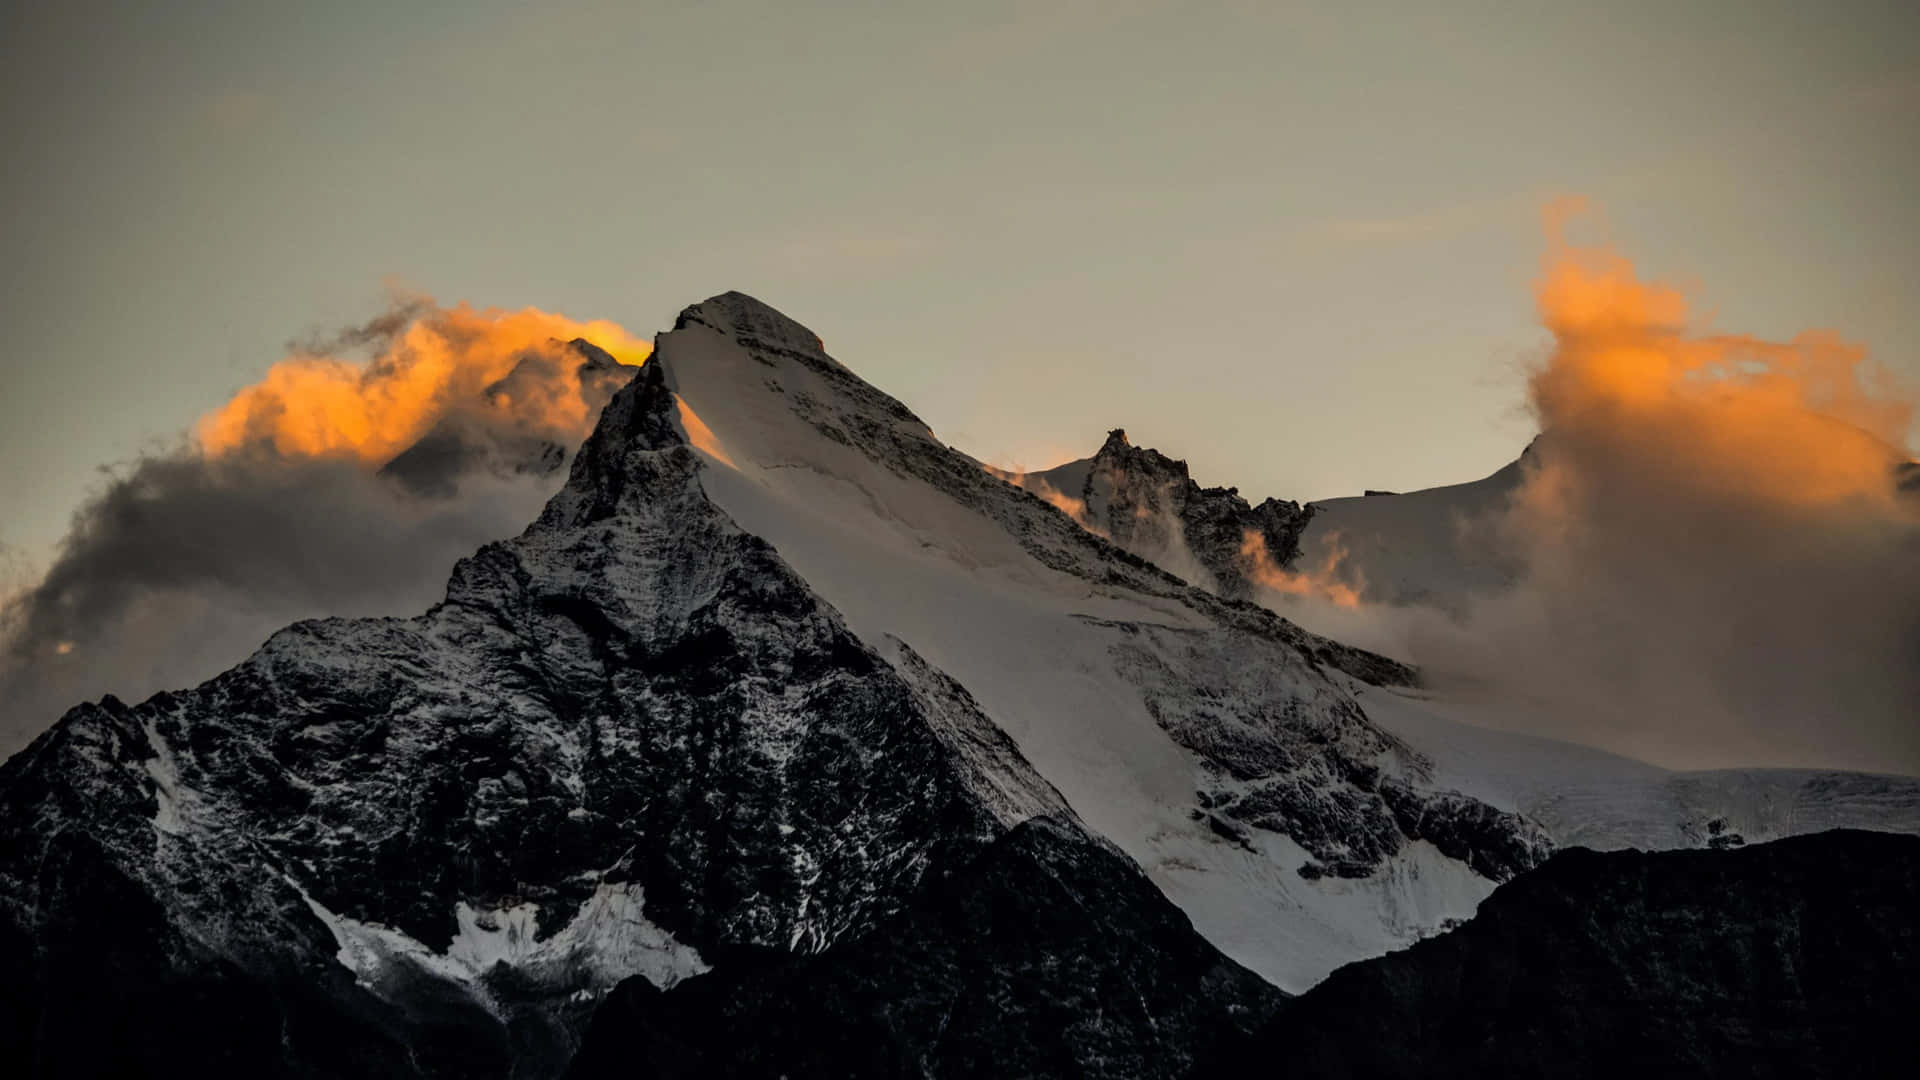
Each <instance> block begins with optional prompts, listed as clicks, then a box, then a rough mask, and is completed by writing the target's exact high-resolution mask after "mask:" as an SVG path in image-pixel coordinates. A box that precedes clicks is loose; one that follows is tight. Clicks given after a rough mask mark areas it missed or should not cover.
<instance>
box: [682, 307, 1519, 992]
mask: <svg viewBox="0 0 1920 1080" xmlns="http://www.w3.org/2000/svg"><path fill="white" fill-rule="evenodd" d="M654 356H655V359H654V363H657V364H659V365H661V366H662V367H663V368H664V369H665V372H666V378H667V379H668V380H669V384H670V385H671V386H672V387H673V388H674V389H675V391H676V392H677V393H678V395H679V398H680V401H681V404H682V417H683V420H684V422H686V423H687V426H688V430H689V431H690V432H698V433H700V434H696V436H695V437H694V442H695V444H696V445H700V446H703V449H704V450H705V451H706V452H707V454H708V459H709V464H710V465H711V466H712V467H710V468H708V469H706V470H705V471H703V472H702V474H701V483H702V484H703V485H704V487H705V490H706V491H707V493H708V495H709V496H710V497H712V498H713V499H714V500H715V502H716V503H718V504H719V505H720V506H722V507H723V508H724V509H725V510H726V512H727V514H728V516H729V517H730V518H732V519H733V520H734V521H737V522H739V523H740V525H741V527H742V528H744V529H746V530H747V531H749V532H751V533H753V534H755V535H757V536H760V537H762V538H764V539H766V540H767V541H768V542H769V543H771V544H772V545H773V547H774V549H775V550H776V551H778V552H779V553H780V555H781V558H782V559H784V560H785V561H786V562H787V563H789V564H790V565H792V566H793V567H794V568H795V570H796V571H797V572H798V573H799V574H800V575H801V576H802V577H803V578H804V579H805V580H806V581H807V582H808V584H809V585H810V586H811V587H812V588H813V589H814V590H816V591H817V592H819V593H820V594H821V595H823V596H824V597H826V598H827V599H828V600H829V601H830V602H831V603H832V604H833V605H834V607H835V608H836V610H838V611H839V612H840V613H841V614H842V615H843V616H845V618H846V619H847V623H848V625H849V626H850V627H851V628H852V629H853V630H854V631H855V632H856V633H857V634H859V635H860V636H861V638H862V639H863V640H866V641H869V642H871V641H876V640H880V639H882V638H887V637H893V638H898V639H900V640H902V641H905V642H906V643H908V644H909V645H911V646H912V648H913V649H914V650H915V651H916V652H917V653H919V654H920V655H922V656H924V657H926V659H927V660H928V662H929V663H931V664H933V665H934V666H935V667H937V668H939V669H940V670H942V671H945V672H947V673H948V674H950V675H952V676H953V677H954V678H955V679H957V680H958V681H959V682H960V683H961V684H963V685H964V686H966V688H967V689H968V691H969V692H970V693H971V695H972V697H973V698H974V699H975V700H976V701H978V703H979V704H980V706H981V708H982V709H983V710H984V711H985V713H986V714H987V715H988V716H989V717H991V718H992V719H993V720H994V722H995V723H997V724H998V725H999V726H1000V727H1001V728H1003V729H1004V730H1006V731H1007V732H1008V733H1009V734H1011V735H1012V736H1013V737H1014V739H1015V741H1016V742H1017V743H1018V745H1019V747H1020V750H1021V752H1022V754H1023V756H1025V757H1026V758H1027V760H1029V761H1031V762H1032V763H1033V765H1034V766H1035V768H1037V769H1038V770H1039V772H1040V773H1041V775H1043V776H1044V777H1046V779H1047V780H1048V781H1049V782H1050V783H1051V784H1052V785H1053V786H1054V787H1056V788H1057V789H1059V790H1060V792H1061V793H1062V794H1063V795H1064V796H1065V797H1066V799H1067V801H1068V802H1069V803H1070V804H1071V805H1072V807H1073V809H1074V810H1075V811H1076V812H1077V813H1078V814H1079V816H1080V817H1081V818H1082V819H1083V820H1085V821H1086V822H1087V823H1088V824H1089V825H1090V826H1091V827H1093V828H1094V829H1095V830H1097V831H1099V832H1100V833H1102V834H1104V835H1105V836H1107V837H1108V838H1110V839H1112V840H1113V841H1114V842H1115V843H1117V844H1118V845H1119V846H1120V847H1121V849H1122V850H1124V851H1125V852H1126V853H1127V854H1128V855H1130V856H1132V857H1133V858H1134V859H1135V860H1137V861H1138V862H1139V863H1140V864H1141V865H1142V866H1143V867H1145V868H1146V870H1147V872H1148V874H1149V875H1150V876H1151V877H1152V879H1153V880H1154V881H1155V882H1156V883H1157V884H1158V885H1159V886H1160V887H1161V889H1162V890H1163V891H1164V892H1165V893H1166V894H1167V895H1168V896H1169V897H1171V898H1172V899H1173V900H1174V901H1175V902H1176V903H1177V904H1179V905H1180V906H1181V907H1182V908H1184V909H1185V910H1186V912H1187V914H1188V915H1189V916H1190V917H1191V918H1192V919H1193V920H1194V923H1195V926H1196V928H1197V929H1199V930H1200V931H1201V933H1203V934H1205V935H1206V936H1208V937H1209V938H1210V939H1211V940H1213V941H1214V942H1215V943H1216V944H1217V945H1219V946H1220V947H1221V948H1223V949H1224V950H1225V951H1226V952H1227V953H1228V955H1230V956H1232V957H1234V958H1235V959H1237V960H1240V961H1241V962H1242V963H1245V964H1247V965H1248V966H1250V967H1252V968H1253V969H1254V970H1256V971H1258V972H1260V973H1262V974H1263V975H1266V976H1267V977H1268V978H1270V979H1272V980H1273V981H1275V982H1276V983H1278V984H1279V985H1281V986H1282V987H1284V988H1289V989H1298V988H1303V987H1305V986H1307V985H1310V984H1311V983H1312V982H1314V981H1315V980H1317V979H1318V978H1320V977H1321V976H1323V975H1324V974H1325V973H1326V972H1328V971H1330V970H1332V968H1334V967H1336V966H1338V965H1339V964H1342V963H1345V962H1347V961H1350V960H1353V959H1357V958H1359V957H1363V956H1368V955H1373V954H1376V953H1379V952H1382V951H1384V950H1386V949H1388V948H1391V947H1394V946H1396V945H1399V944H1402V943H1404V942H1406V941H1409V940H1412V939H1414V938H1417V937H1419V936H1421V935H1423V934H1425V933H1427V932H1430V931H1431V930H1432V929H1433V928H1435V927H1437V926H1439V925H1441V924H1442V923H1444V922H1445V921H1447V920H1449V919H1456V918H1460V917H1463V916H1465V915H1467V914H1469V913H1470V912H1471V911H1472V909H1473V907H1474V905H1475V904H1476V903H1477V902H1478V901H1479V899H1480V898H1481V897H1483V896H1484V895H1486V893H1487V892H1488V891H1489V890H1490V889H1491V888H1492V887H1493V884H1494V880H1493V879H1492V878H1490V877H1489V876H1487V874H1485V873H1482V872H1479V871H1476V869H1475V868H1474V865H1470V864H1474V863H1477V864H1478V865H1480V866H1481V867H1482V869H1485V870H1487V871H1488V872H1490V873H1493V874H1494V875H1496V876H1498V875H1500V874H1502V873H1506V872H1511V868H1508V869H1504V870H1503V869H1499V867H1502V866H1505V865H1507V864H1513V865H1514V866H1521V867H1523V866H1524V865H1526V864H1527V863H1528V862H1529V860H1531V859H1532V858H1535V857H1537V855H1538V854H1539V853H1540V852H1543V851H1544V847H1543V846H1542V845H1541V844H1540V842H1539V839H1538V837H1537V835H1536V834H1535V833H1534V832H1532V831H1530V827H1529V826H1526V825H1525V824H1524V823H1522V822H1520V821H1518V820H1517V819H1513V818H1503V817H1501V816H1500V815H1498V814H1493V813H1491V812H1490V811H1488V809H1487V808H1486V807H1483V806H1478V805H1477V804H1471V801H1470V800H1457V799H1456V800H1455V801H1453V802H1449V801H1448V800H1447V799H1446V798H1444V793H1443V792H1439V791H1435V790H1433V789H1432V785H1430V784H1428V783H1427V781H1426V766H1425V764H1424V763H1423V762H1422V761H1421V759H1420V758H1419V755H1417V754H1412V753H1408V752H1407V750H1406V748H1405V747H1404V746H1402V745H1400V744H1399V743H1398V742H1397V741H1396V740H1395V739H1393V738H1392V737H1390V736H1388V735H1387V734H1386V733H1384V732H1382V731H1381V730H1380V729H1378V728H1376V727H1374V726H1373V725H1372V724H1371V723H1369V722H1368V721H1367V720H1366V717H1365V716H1364V715H1363V714H1362V713H1361V712H1360V711H1359V709H1358V708H1357V707H1356V705H1355V703H1354V701H1353V698H1352V697H1351V695H1350V694H1349V693H1348V692H1347V690H1346V689H1345V684H1344V683H1343V682H1336V681H1335V680H1334V679H1333V678H1332V677H1331V674H1330V673H1331V672H1332V671H1333V669H1332V668H1330V667H1323V666H1322V664H1321V663H1320V662H1319V661H1318V660H1317V659H1316V658H1315V656H1314V655H1313V650H1314V644H1315V643H1314V641H1313V640H1312V639H1311V637H1310V635H1305V634H1304V633H1302V632H1300V631H1299V630H1298V629H1297V628H1294V627H1292V626H1291V625H1289V624H1286V623H1284V622H1283V621H1281V620H1278V619H1274V618H1272V617H1271V616H1270V615H1267V614H1266V613H1264V612H1261V611H1259V610H1258V609H1255V608H1252V607H1251V606H1247V605H1238V604H1226V603H1222V602H1221V601H1220V600H1219V599H1217V598H1216V597H1214V596H1212V595H1211V594H1208V593H1205V592H1202V591H1200V590H1197V589H1193V588H1191V587H1188V586H1187V585H1186V584H1185V583H1184V582H1182V581H1179V580H1177V579H1175V578H1172V577H1170V576H1168V575H1165V574H1161V573H1156V572H1155V571H1154V570H1153V568H1151V567H1148V566H1145V565H1143V564H1141V563H1140V561H1139V560H1138V559H1133V558H1128V557H1127V555H1126V553H1124V552H1122V551H1119V550H1118V549H1116V548H1114V547H1113V546H1111V545H1109V544H1107V543H1105V542H1104V541H1102V540H1100V539H1099V538H1097V537H1095V536H1094V535H1092V534H1090V533H1088V532H1086V531H1085V530H1082V529H1079V528H1077V527H1076V526H1075V525H1074V524H1073V523H1072V522H1071V521H1070V520H1069V519H1068V518H1067V517H1066V515H1064V514H1063V513H1061V512H1059V511H1058V510H1056V509H1054V508H1053V507H1051V506H1049V505H1048V504H1047V503H1046V502H1044V501H1042V500H1041V499H1039V498H1035V497H1031V496H1029V495H1028V494H1026V493H1024V492H1021V491H1019V490H1016V489H1015V488H1014V487H1012V486H1011V485H1008V484H1004V483H1002V482H1000V481H998V480H997V479H995V478H994V477H992V476H989V475H988V474H987V473H986V472H984V471H983V470H981V469H980V468H979V467H978V466H977V465H976V464H975V463H974V462H972V461H971V459H968V458H966V457H965V456H964V455H961V454H958V453H957V452H955V451H952V450H950V449H948V448H946V447H945V446H943V445H941V444H940V443H939V442H938V441H937V440H936V439H935V438H934V437H933V435H932V433H931V432H930V431H928V430H927V429H926V427H925V425H924V424H921V423H920V422H919V421H918V420H917V419H916V418H915V417H913V415H912V414H911V413H910V412H908V411H907V410H906V409H905V408H904V407H902V406H900V405H899V403H897V402H894V401H893V400H892V399H890V398H887V397H886V396H885V395H884V394H881V393H879V392H878V391H875V390H874V389H873V388H872V387H870V386H867V385H866V384H865V383H862V382H860V381H859V380H858V379H857V378H856V377H854V376H853V375H852V374H851V373H850V372H848V371H847V370H846V369H845V368H844V367H842V366H841V365H839V364H838V363H837V362H835V361H833V360H831V359H830V358H828V357H826V355H825V354H824V353H823V352H822V351H821V350H820V347H819V343H818V340H817V339H816V338H815V337H814V336H813V335H812V334H811V333H810V332H808V331H806V330H805V329H804V328H802V327H800V326H798V324H795V323H792V322H791V321H790V320H787V319H785V318H784V317H783V316H780V315H779V314H778V313H776V312H773V311H771V309H768V308H766V307H764V306H763V305H760V304H758V303H757V302H756V301H753V300H751V299H750V298H747V297H743V296H739V295H737V294H729V295H727V296H723V297H716V298H714V299H713V300H710V301H708V302H706V303H705V304H702V305H698V306H696V307H694V308H690V309H688V311H687V312H686V313H684V314H683V315H682V316H681V319H680V323H679V326H678V327H677V328H676V330H675V331H674V332H673V333H670V334H666V335H663V336H662V337H661V338H660V339H659V341H658V343H657V347H656V351H655V354H654ZM1394 785H1400V787H1395V786H1394ZM1401 787H1404V788H1405V790H1407V791H1408V792H1409V793H1410V794H1409V795H1408V796H1407V800H1406V810H1405V812H1397V811H1396V810H1395V809H1394V804H1393V803H1391V802H1389V801H1388V798H1387V797H1386V796H1383V795H1382V794H1381V793H1380V791H1376V790H1375V789H1381V790H1386V789H1389V788H1391V789H1392V790H1394V791H1398V790H1400V789H1401ZM1419 822H1426V823H1427V824H1426V825H1425V827H1424V829H1423V827H1422V826H1421V825H1420V824H1418V823H1419ZM1476 829H1477V830H1479V832H1476V831H1475V830H1476ZM1414 832H1419V833H1421V835H1420V836H1414V835H1410V833H1414ZM1441 845H1444V846H1445V847H1447V848H1449V849H1450V850H1451V851H1452V854H1451V855H1448V854H1443V852H1442V850H1441ZM1503 860H1504V862H1503Z"/></svg>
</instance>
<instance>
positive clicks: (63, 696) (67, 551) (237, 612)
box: [0, 301, 633, 754]
mask: <svg viewBox="0 0 1920 1080" xmlns="http://www.w3.org/2000/svg"><path fill="white" fill-rule="evenodd" d="M433 315H434V309H433V308H432V305H431V302H430V301H407V302H405V303H402V304H399V305H397V306H396V307H395V308H394V309H392V310H391V311H389V312H387V313H385V314H383V315H382V316H381V317H380V318H378V319H375V320H373V321H372V322H369V323H368V324H366V325H364V326H361V327H355V328H352V329H350V330H347V331H343V332H342V333H340V334H338V335H335V336H334V337H332V338H330V339H324V340H320V339H316V340H313V341H309V342H307V343H305V344H304V345H302V346H300V347H299V348H298V349H297V350H296V351H297V352H298V353H300V354H302V355H316V354H321V355H331V354H334V353H338V352H342V351H347V350H355V349H360V350H368V351H371V352H372V353H373V354H374V355H373V358H372V361H371V362H370V363H369V364H368V365H367V368H366V370H367V380H368V381H369V382H370V383H377V382H378V381H379V380H380V379H381V378H383V377H386V375H388V374H391V373H392V372H393V371H394V370H396V369H397V368H398V367H402V366H404V362H405V358H404V357H400V356H396V355H395V354H394V352H393V347H394V343H395V341H396V337H397V335H399V334H400V332H401V331H403V330H404V329H405V328H406V327H407V326H409V325H411V324H412V323H413V322H415V321H417V320H420V319H423V318H432V317H433ZM496 362H498V361H496ZM508 362H509V363H510V367H509V368H508V371H507V373H506V374H505V375H504V376H501V377H499V378H496V379H493V380H491V381H489V382H486V383H485V385H484V386H483V388H482V389H481V391H480V392H479V393H477V394H475V393H456V394H448V395H446V396H445V398H444V401H441V402H439V403H437V404H436V406H435V413H434V419H433V420H432V424H431V426H430V427H429V428H428V430H427V433H426V434H425V435H424V436H422V437H421V438H419V439H418V440H417V441H416V442H414V443H413V444H412V445H411V446H410V447H409V448H408V449H407V450H405V451H403V452H402V453H400V454H399V455H397V456H395V457H393V458H392V459H390V460H388V461H385V462H381V461H377V460H376V461H368V460H363V459H361V458H358V457H353V456H342V455H334V456H321V457H303V456H298V455H290V454H286V453H282V452H280V451H279V450H277V449H275V448H274V446H273V445H272V443H271V442H270V441H267V440H261V441H257V442H255V443H254V444H251V445H247V446H243V447H241V448H239V449H237V450H235V451H233V452H229V453H225V454H221V455H210V454H208V453H205V452H203V451H202V449H201V448H200V447H199V446H198V445H197V444H195V443H192V442H190V441H183V442H182V443H181V444H180V445H179V446H177V447H175V448H173V449H171V450H167V451H164V452H159V453H154V454H150V455H148V456H145V457H142V458H140V459H139V460H136V461H134V462H132V463H130V464H128V465H125V466H122V467H119V468H116V469H113V470H108V471H107V480H106V482H105V484H104V486H103V487H102V488H101V489H100V490H99V491H98V492H96V493H95V494H94V495H93V496H92V497H91V498H90V499H89V500H88V501H87V502H86V503H85V504H84V505H83V506H82V507H81V508H80V510H79V511H78V512H77V513H76V514H75V516H74V518H73V523H72V526H71V528H70V530H69V532H68V534H67V536H66V538H65V540H64V541H63V542H62V544H61V546H60V548H59V550H58V552H57V554H56V556H55V557H54V559H53V561H52V564H51V566H50V567H49V568H48V570H47V572H46V573H45V574H44V575H43V576H41V577H40V578H39V579H38V580H37V581H28V580H26V579H25V575H24V573H23V569H24V568H23V567H22V566H21V565H20V563H19V560H18V559H17V558H13V559H11V560H10V562H7V561H0V571H5V570H7V569H8V568H9V566H10V569H11V581H8V580H7V578H6V576H0V703H4V705H0V754H6V753H11V752H13V751H14V750H16V749H18V748H19V747H20V746H22V745H24V744H25V743H26V742H27V741H28V740H30V739H31V738H32V737H33V736H34V735H36V734H37V733H38V732H39V731H41V730H43V729H44V728H45V727H46V726H47V725H48V724H49V723H50V722H51V721H53V720H54V719H56V718H57V717H58V716H59V715H60V714H61V713H62V712H63V711H64V710H65V709H67V708H69V707H71V706H73V705H75V704H78V703H79V702H81V701H84V700H89V699H93V698H97V697H99V696H101V695H103V694H108V693H111V694H114V695H116V696H119V697H122V698H127V699H139V698H142V697H145V696H147V695H149V694H151V693H153V692H155V691H158V690H162V689H171V688H180V687H184V686H189V685H192V684H194V683H196V682H198V681H200V680H202V679H204V678H207V677H209V676H211V675H214V674H217V673H218V672H219V671H221V670H223V669H225V668H226V667H229V666H231V665H232V664H234V663H236V662H238V661H239V660H241V659H243V658H244V657H245V656H246V655H247V654H248V653H249V652H251V651H252V650H253V649H254V648H255V647H257V646H258V645H259V644H260V643H261V642H262V641H263V640H265V638H266V637H267V636H268V635H269V634H271V633H272V632H274V631H275V630H277V629H279V628H280V627H282V626H285V625H286V624H288V623H290V622H293V621H295V620H298V619H303V618H313V617H319V616H328V615H346V616H357V615H399V614H411V613H415V612H418V611H420V610H422V609H424V608H425V607H427V606H428V605H429V604H432V603H433V602H435V601H437V600H439V599H440V598H441V596H442V594H443V592H444V587H445V582H446V576H447V573H448V571H449V570H450V569H451V568H452V565H453V563H454V561H455V560H457V559H458V558H460V557H462V556H464V555H467V554H470V553H471V552H472V551H473V550H474V549H475V548H477V547H479V546H480V545H481V544H483V543H485V542H487V541H489V540H495V539H500V538H504V537H507V536H511V535H514V534H515V533H517V532H519V531H520V530H521V529H522V528H523V527H524V526H525V525H526V523H527V522H528V521H530V520H531V519H532V518H533V517H534V516H535V515H536V514H537V513H538V512H539V509H540V507H541V505H542V504H543V503H544V502H545V500H546V499H547V498H548V497H549V496H550V495H551V494H552V492H553V491H554V490H555V489H556V488H557V487H558V486H559V483H560V479H561V468H562V465H563V463H564V462H565V460H566V458H567V456H568V454H569V453H570V451H571V450H572V448H573V446H574V445H576V444H577V442H578V440H579V439H580V438H581V437H583V436H584V434H585V430H586V429H587V428H589V427H590V426H591V424H592V422H593V420H594V418H596V417H597V416H598V413H599V409H600V407H601V406H602V405H604V404H605V402H606V400H607V398H608V397H610V396H611V395H612V393H613V391H614V390H615V389H617V388H618V387H619V386H620V385H622V384H623V383H624V382H625V381H626V379H627V378H628V377H630V375H631V372H632V370H633V369H632V368H629V367H622V366H620V365H619V364H617V363H615V362H614V360H613V358H612V357H611V356H609V355H607V354H606V353H604V352H602V351H600V350H599V349H597V348H595V347H593V346H591V345H588V344H586V343H585V342H580V341H576V342H573V343H561V342H557V341H556V342H550V343H547V344H546V345H544V346H538V347H532V348H527V349H524V350H521V351H520V352H519V353H517V354H514V355H512V356H510V357H509V359H508ZM556 395H574V396H575V397H576V398H577V399H578V400H579V401H580V402H581V403H583V404H584V405H585V406H586V409H585V417H584V420H582V421H581V422H580V423H579V424H578V425H564V424H563V425H559V426H556V424H555V422H554V420H553V417H554V415H555V414H556V410H554V409H552V408H549V407H548V406H549V405H550V404H551V401H550V400H548V399H550V398H552V397H554V396H556ZM509 402H511V403H512V404H513V405H514V406H515V407H511V408H509V407H506V405H507V404H508V403H509ZM520 406H525V407H520ZM5 554H6V553H5V552H0V556H3V555H5ZM9 584H10V585H11V586H12V587H11V588H7V587H5V586H7V585H9Z"/></svg>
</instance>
